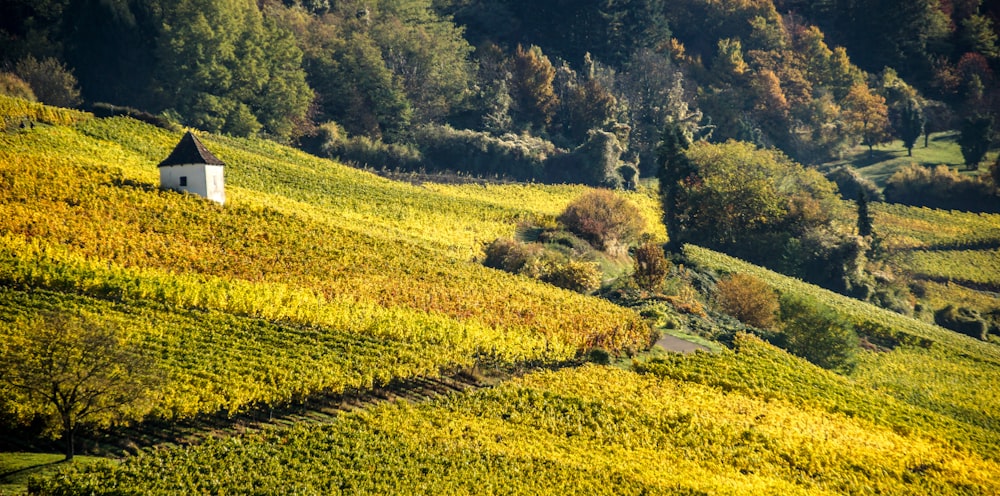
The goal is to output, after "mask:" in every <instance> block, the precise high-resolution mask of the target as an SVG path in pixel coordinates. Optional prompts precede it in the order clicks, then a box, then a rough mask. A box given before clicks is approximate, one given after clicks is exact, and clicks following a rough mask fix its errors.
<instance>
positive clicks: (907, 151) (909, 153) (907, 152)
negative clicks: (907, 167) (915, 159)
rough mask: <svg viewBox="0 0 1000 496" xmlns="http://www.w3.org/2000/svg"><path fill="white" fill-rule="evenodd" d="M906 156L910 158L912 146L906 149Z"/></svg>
mask: <svg viewBox="0 0 1000 496" xmlns="http://www.w3.org/2000/svg"><path fill="white" fill-rule="evenodd" d="M906 156H907V157H912V156H913V147H912V146H908V147H906Z"/></svg>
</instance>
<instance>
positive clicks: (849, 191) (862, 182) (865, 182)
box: [826, 166, 885, 201]
mask: <svg viewBox="0 0 1000 496" xmlns="http://www.w3.org/2000/svg"><path fill="white" fill-rule="evenodd" d="M826 178H827V179H829V180H831V181H833V182H834V184H836V185H837V191H838V192H840V197H841V198H843V199H845V200H852V201H853V200H856V199H857V198H858V195H860V194H862V193H864V194H865V198H867V199H868V201H882V200H884V199H885V198H884V196H883V195H882V190H881V189H879V187H878V185H877V184H875V183H874V182H872V180H871V179H868V178H867V177H864V176H862V175H861V173H860V172H858V170H857V169H855V168H854V167H848V166H843V167H837V168H836V169H833V170H832V171H830V172H828V173H827V174H826Z"/></svg>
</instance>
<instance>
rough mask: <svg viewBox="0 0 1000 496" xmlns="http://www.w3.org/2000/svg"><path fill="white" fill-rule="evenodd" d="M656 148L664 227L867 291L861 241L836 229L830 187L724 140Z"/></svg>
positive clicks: (836, 206) (833, 285) (680, 237)
mask: <svg viewBox="0 0 1000 496" xmlns="http://www.w3.org/2000/svg"><path fill="white" fill-rule="evenodd" d="M668 132H671V133H672V134H670V135H668V134H666V133H665V135H664V136H665V138H672V139H671V140H667V139H665V140H664V146H661V148H660V161H661V164H662V169H661V173H660V190H661V192H662V193H663V196H662V202H663V210H664V220H665V222H664V224H666V225H667V227H668V233H667V234H668V235H669V236H670V241H671V243H672V244H674V245H675V246H678V247H679V246H680V245H681V244H682V243H694V244H698V245H701V246H705V247H708V248H712V249H716V250H720V251H723V252H726V253H728V254H730V255H733V256H736V257H740V258H743V259H745V260H749V261H751V262H754V263H758V264H761V265H765V266H768V267H771V268H776V269H779V270H781V271H782V272H784V273H786V274H792V275H795V276H798V277H801V278H802V279H805V280H807V281H809V282H812V283H815V284H819V285H821V286H824V287H827V288H830V289H833V290H835V291H838V292H841V293H845V294H858V295H859V296H860V297H862V298H866V297H868V296H870V295H869V293H871V290H870V289H868V287H869V285H870V284H869V281H868V277H867V276H866V275H865V273H864V271H863V268H864V266H865V262H866V259H865V252H866V248H867V247H866V246H865V245H864V241H863V240H862V239H861V238H859V237H857V236H855V235H853V233H851V232H846V231H845V230H844V229H842V228H840V227H838V225H837V224H836V223H835V222H834V219H835V213H837V212H838V211H839V210H841V209H843V205H842V202H841V200H840V199H839V198H838V197H837V195H836V186H835V185H834V184H833V183H832V182H830V181H829V180H827V179H826V178H824V177H823V176H822V175H821V174H820V173H819V172H817V171H815V170H812V169H806V168H805V167H803V166H802V165H800V164H798V163H795V162H793V161H792V160H790V159H788V158H787V157H786V156H784V155H783V154H781V153H780V152H778V151H775V150H760V149H757V148H756V147H755V146H753V145H751V144H749V143H745V142H736V141H729V142H726V143H722V144H710V143H707V142H698V143H693V144H691V145H690V146H688V145H687V143H686V142H685V140H684V139H683V138H682V137H678V136H676V132H673V131H671V130H670V129H668Z"/></svg>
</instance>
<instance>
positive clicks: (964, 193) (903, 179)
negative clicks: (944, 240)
mask: <svg viewBox="0 0 1000 496" xmlns="http://www.w3.org/2000/svg"><path fill="white" fill-rule="evenodd" d="M992 189H993V188H991V187H990V185H989V184H988V183H987V182H986V181H980V180H977V179H972V178H967V177H965V176H962V175H961V174H959V173H958V172H956V171H953V170H951V169H949V168H948V166H946V165H939V166H937V167H934V168H933V169H930V168H927V167H922V166H919V165H915V164H911V165H909V166H907V167H903V168H901V169H899V170H898V171H896V173H895V174H893V175H892V177H890V178H889V180H888V182H887V183H886V187H885V198H886V200H887V201H890V202H893V203H902V204H904V205H913V206H917V207H930V208H940V209H946V210H965V211H970V212H982V211H987V212H1000V201H997V197H996V195H994V194H993V191H992Z"/></svg>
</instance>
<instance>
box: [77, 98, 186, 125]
mask: <svg viewBox="0 0 1000 496" xmlns="http://www.w3.org/2000/svg"><path fill="white" fill-rule="evenodd" d="M90 112H91V113H93V114H94V116H95V117H115V116H126V117H131V118H133V119H135V120H137V121H142V122H145V123H147V124H152V125H154V126H156V127H159V128H163V129H167V130H170V131H180V130H181V127H180V125H178V124H177V123H175V122H173V121H171V120H170V119H168V118H167V117H165V116H159V115H153V114H151V113H149V112H144V111H142V110H139V109H136V108H132V107H122V106H118V105H111V104H110V103H102V102H99V103H95V104H94V105H92V106H91V108H90Z"/></svg>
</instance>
